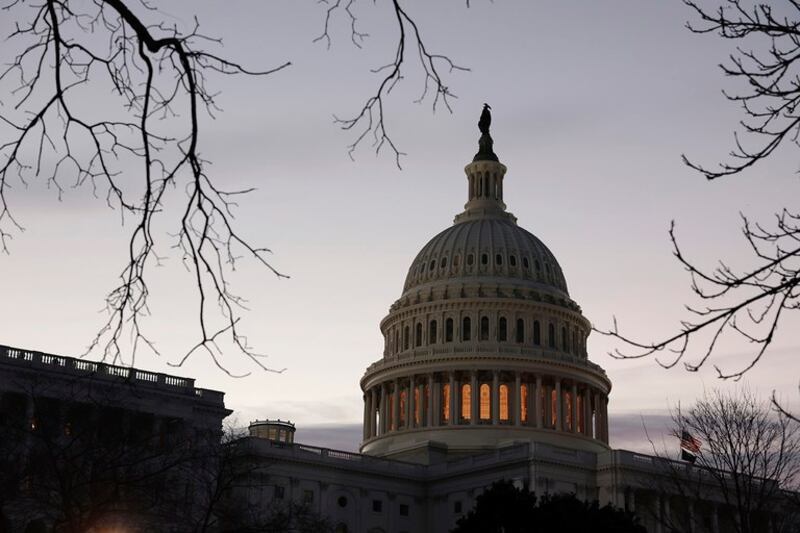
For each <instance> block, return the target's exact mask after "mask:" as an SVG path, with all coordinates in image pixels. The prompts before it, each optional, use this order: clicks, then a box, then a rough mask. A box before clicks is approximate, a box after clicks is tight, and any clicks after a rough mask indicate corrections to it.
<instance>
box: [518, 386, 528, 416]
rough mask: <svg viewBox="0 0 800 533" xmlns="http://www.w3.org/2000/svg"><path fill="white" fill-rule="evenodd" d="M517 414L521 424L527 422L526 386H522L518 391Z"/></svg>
mask: <svg viewBox="0 0 800 533" xmlns="http://www.w3.org/2000/svg"><path fill="white" fill-rule="evenodd" d="M519 412H520V418H521V419H522V421H523V422H527V421H528V386H527V385H526V384H524V383H523V384H522V385H521V386H520V389H519Z"/></svg>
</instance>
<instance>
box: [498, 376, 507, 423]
mask: <svg viewBox="0 0 800 533" xmlns="http://www.w3.org/2000/svg"><path fill="white" fill-rule="evenodd" d="M500 420H508V385H505V384H503V385H500Z"/></svg>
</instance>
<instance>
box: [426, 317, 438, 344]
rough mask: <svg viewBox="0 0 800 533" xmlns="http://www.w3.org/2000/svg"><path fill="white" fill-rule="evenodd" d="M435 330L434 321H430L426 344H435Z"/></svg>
mask: <svg viewBox="0 0 800 533" xmlns="http://www.w3.org/2000/svg"><path fill="white" fill-rule="evenodd" d="M436 330H437V327H436V321H435V320H431V323H430V324H429V325H428V344H436V335H437V333H438V331H436Z"/></svg>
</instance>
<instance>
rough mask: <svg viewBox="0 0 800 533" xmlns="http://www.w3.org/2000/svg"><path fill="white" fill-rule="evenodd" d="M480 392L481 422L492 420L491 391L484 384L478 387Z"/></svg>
mask: <svg viewBox="0 0 800 533" xmlns="http://www.w3.org/2000/svg"><path fill="white" fill-rule="evenodd" d="M480 391H481V420H489V419H490V418H492V390H491V388H490V387H489V385H487V384H486V383H484V384H483V385H481V387H480Z"/></svg>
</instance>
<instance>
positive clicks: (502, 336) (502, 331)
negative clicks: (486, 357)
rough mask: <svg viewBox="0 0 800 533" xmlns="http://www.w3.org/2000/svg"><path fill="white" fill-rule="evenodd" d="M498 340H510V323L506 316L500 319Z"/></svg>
mask: <svg viewBox="0 0 800 533" xmlns="http://www.w3.org/2000/svg"><path fill="white" fill-rule="evenodd" d="M497 340H499V341H506V340H508V323H507V321H506V318H505V317H500V321H499V323H498V325H497Z"/></svg>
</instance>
